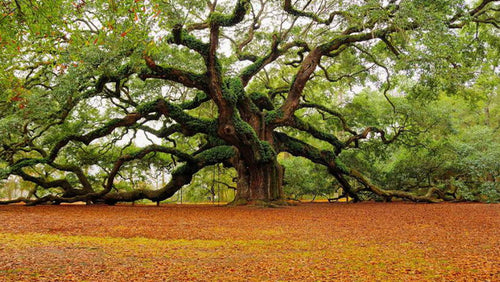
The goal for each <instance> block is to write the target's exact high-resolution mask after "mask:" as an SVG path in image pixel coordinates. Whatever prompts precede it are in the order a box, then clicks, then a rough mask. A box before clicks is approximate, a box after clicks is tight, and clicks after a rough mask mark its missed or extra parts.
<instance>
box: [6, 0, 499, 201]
mask: <svg viewBox="0 0 500 282" xmlns="http://www.w3.org/2000/svg"><path fill="white" fill-rule="evenodd" d="M191 2H192V1H184V0H172V1H114V0H105V1H104V0H99V1H83V0H80V1H65V0H54V1H23V0H17V1H4V2H3V3H2V4H1V5H0V11H1V14H0V17H1V18H0V24H1V26H0V32H1V34H0V35H1V38H0V45H1V46H2V53H1V57H0V60H1V63H2V66H3V67H2V72H1V73H0V75H1V77H0V81H1V84H0V91H1V95H2V100H1V101H0V108H1V123H0V140H1V148H0V157H1V164H0V168H1V176H2V178H4V179H5V178H7V177H9V176H10V175H16V176H18V177H20V178H22V179H23V180H24V181H28V182H32V183H34V184H35V186H34V190H33V191H32V192H33V193H32V194H33V195H32V197H31V198H29V199H28V198H20V199H17V200H13V201H5V202H3V203H9V202H18V201H24V202H26V203H29V204H37V203H45V202H49V203H61V202H75V201H88V202H99V201H104V202H107V203H116V202H119V201H135V200H138V199H149V200H152V201H161V200H164V199H167V198H169V197H171V196H172V195H173V194H174V193H175V192H176V191H178V190H179V189H180V188H181V187H182V186H183V185H186V184H188V183H190V181H191V180H192V178H193V175H194V174H196V173H197V172H198V171H200V170H201V169H202V168H204V167H206V166H210V165H214V164H220V163H222V164H224V165H225V166H228V167H233V168H234V169H235V170H236V172H237V179H236V182H237V185H236V191H237V192H236V198H235V203H248V202H258V201H263V202H280V201H282V200H283V198H284V195H283V189H282V182H283V175H284V173H285V172H284V170H283V168H282V166H281V165H280V164H279V162H278V159H277V155H278V154H279V153H280V152H288V153H289V154H291V155H293V156H298V157H304V158H307V159H309V160H310V161H312V162H314V163H317V164H320V165H323V166H325V167H326V168H327V169H328V172H329V173H330V174H332V175H333V176H334V177H335V179H336V180H337V181H338V183H339V184H340V185H341V186H342V188H343V189H344V191H345V192H346V193H347V194H348V195H349V196H350V197H351V198H353V199H355V200H359V197H358V192H359V191H360V190H367V191H370V192H371V193H374V194H377V195H379V196H381V197H385V198H391V197H400V198H407V199H410V200H414V201H437V200H438V199H446V195H445V193H444V192H443V191H441V190H439V189H437V188H431V189H429V191H428V192H427V193H426V194H423V195H417V194H413V193H409V192H403V191H399V190H384V189H383V187H378V186H376V185H374V184H372V183H371V182H370V181H369V179H367V178H366V177H364V176H363V174H362V173H361V172H359V171H357V170H356V169H355V168H351V167H348V166H347V165H346V164H344V163H342V162H341V161H340V158H339V155H340V154H341V153H342V152H343V151H345V150H349V149H352V148H356V147H358V146H360V144H362V143H363V141H364V140H366V139H374V138H376V139H379V140H381V142H382V143H391V142H394V141H395V140H396V139H397V138H398V137H400V136H401V135H404V134H405V131H406V130H407V127H408V124H407V123H406V121H407V119H406V118H405V115H404V114H402V112H401V111H399V109H398V107H397V105H395V104H394V103H393V102H392V101H391V95H397V96H402V95H415V96H417V97H418V96H419V95H420V96H425V95H432V93H434V92H439V91H451V92H452V91H454V90H456V89H459V88H460V87H468V86H470V85H471V84H474V80H475V75H476V74H475V70H476V68H475V66H476V65H477V64H479V63H481V62H482V56H483V55H484V53H485V52H484V50H485V49H491V48H496V47H495V45H491V44H489V43H488V41H487V40H486V41H485V40H483V39H482V38H483V37H486V36H489V37H490V38H491V37H492V36H493V37H498V32H497V31H495V29H496V28H498V25H499V9H500V7H499V5H498V2H499V1H495V0H482V1H475V2H472V3H467V4H466V3H464V1H455V0H446V1H445V0H440V1H426V0H406V1H405V0H402V1H394V0H389V1H386V0H384V1H382V0H369V1H340V0H335V1H329V0H322V1H301V0H298V1H291V0H284V1H270V0H269V1H266V0H259V1H249V0H246V1H245V0H239V1H214V2H210V1H199V2H198V3H195V4H193V3H191ZM497 47H498V46H497ZM401 77H405V78H406V80H403V79H396V78H401ZM408 81H409V82H408ZM403 83H406V85H405V86H406V88H405V87H398V85H400V84H403ZM408 83H410V84H411V85H410V86H411V87H410V86H408ZM361 87H371V88H373V89H375V90H377V91H380V92H381V93H383V95H384V97H385V98H386V99H387V103H388V105H390V106H391V108H392V113H391V114H390V116H388V117H387V119H388V120H391V122H388V123H387V126H384V127H377V126H372V125H370V124H365V125H363V126H359V125H356V126H353V125H352V123H351V122H350V120H348V119H346V118H345V117H344V116H343V114H342V107H343V103H344V102H345V101H346V100H348V99H349V95H352V93H353V92H355V91H356V89H360V88H361ZM350 88H351V90H350ZM352 88H354V90H352ZM403 89H411V91H413V92H412V93H405V91H403ZM411 91H410V92H411ZM422 93H424V94H422ZM421 94H422V95H421ZM310 116H321V117H323V118H322V119H319V121H318V120H316V122H313V119H310V118H309V117H310ZM332 120H333V121H334V122H333V123H332ZM323 121H325V122H323ZM326 121H328V122H326ZM139 135H141V136H146V137H147V136H150V137H151V136H155V138H156V139H155V140H151V142H149V143H148V144H147V145H145V146H142V147H141V146H137V145H136V144H134V140H136V137H137V136H139ZM143 138H144V137H143ZM151 138H152V137H151ZM151 138H150V139H151ZM140 164H142V166H140ZM144 164H146V166H144ZM148 166H154V167H155V169H159V170H161V169H165V168H170V169H171V176H170V180H169V181H168V182H167V183H166V184H165V185H164V186H163V187H162V188H160V189H156V190H154V189H149V188H136V189H132V190H128V191H124V190H120V189H118V188H117V187H116V184H117V178H123V176H122V175H121V172H122V171H123V170H124V169H129V170H130V169H134V168H135V169H136V171H135V173H137V174H141V173H142V172H141V170H142V169H147V168H148ZM352 180H356V181H358V182H359V183H361V185H362V186H361V187H362V189H359V188H358V189H353V188H352V187H351V184H350V183H351V181H352Z"/></svg>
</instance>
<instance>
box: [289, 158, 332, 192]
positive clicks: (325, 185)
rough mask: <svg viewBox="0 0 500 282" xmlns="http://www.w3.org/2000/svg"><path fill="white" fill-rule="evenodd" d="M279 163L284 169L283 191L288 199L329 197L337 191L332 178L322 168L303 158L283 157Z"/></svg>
mask: <svg viewBox="0 0 500 282" xmlns="http://www.w3.org/2000/svg"><path fill="white" fill-rule="evenodd" d="M280 163H281V164H282V165H283V166H284V167H285V186H284V191H285V194H286V195H287V196H288V197H291V198H295V199H301V198H303V197H304V196H306V195H308V196H329V195H330V194H331V193H333V192H336V191H337V190H338V189H339V186H338V184H336V181H335V179H334V178H333V176H332V175H330V174H329V173H328V171H327V170H326V168H325V167H323V166H320V165H317V164H314V163H312V162H310V161H308V160H306V159H304V158H289V157H288V158H287V157H285V158H283V159H282V160H281V161H280Z"/></svg>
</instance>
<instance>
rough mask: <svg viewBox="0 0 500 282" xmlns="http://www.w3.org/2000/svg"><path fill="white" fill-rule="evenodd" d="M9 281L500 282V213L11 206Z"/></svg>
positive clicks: (339, 207)
mask: <svg viewBox="0 0 500 282" xmlns="http://www.w3.org/2000/svg"><path fill="white" fill-rule="evenodd" d="M0 280H1V281H137V280H141V281H142V280H145V281H182V280H186V281H329V280H337V281H339V280H340V281H343V280H345V281H387V280H390V281H473V280H476V281H477V280H479V281H500V205H494V204H411V203H361V204H345V203H335V204H328V203H318V204H301V205H298V206H294V207H284V208H258V207H225V206H224V207H222V206H220V207H219V206H210V205H163V206H160V207H156V206H130V205H126V206H125V205H124V206H84V205H82V206H75V205H71V206H70V205H68V206H36V207H25V206H0Z"/></svg>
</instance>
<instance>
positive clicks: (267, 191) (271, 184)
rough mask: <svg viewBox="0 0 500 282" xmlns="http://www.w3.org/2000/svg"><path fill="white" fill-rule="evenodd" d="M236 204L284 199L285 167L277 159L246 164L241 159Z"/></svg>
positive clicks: (238, 169) (238, 166) (237, 167)
mask: <svg viewBox="0 0 500 282" xmlns="http://www.w3.org/2000/svg"><path fill="white" fill-rule="evenodd" d="M235 167H236V170H237V172H238V182H237V192H236V197H235V199H234V204H236V205H238V204H248V203H250V204H252V203H258V202H279V201H281V200H282V199H283V187H282V185H283V172H284V170H283V167H282V166H281V165H280V164H279V163H278V162H277V161H276V160H274V161H272V162H270V163H265V164H256V165H246V164H245V163H244V162H243V161H239V162H238V164H237V165H236V166H235Z"/></svg>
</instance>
